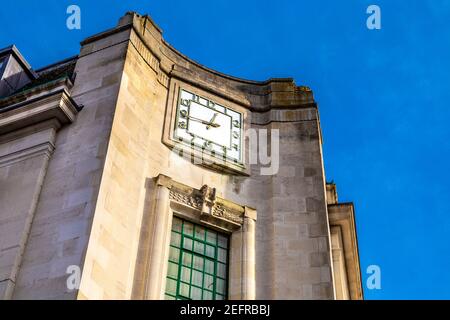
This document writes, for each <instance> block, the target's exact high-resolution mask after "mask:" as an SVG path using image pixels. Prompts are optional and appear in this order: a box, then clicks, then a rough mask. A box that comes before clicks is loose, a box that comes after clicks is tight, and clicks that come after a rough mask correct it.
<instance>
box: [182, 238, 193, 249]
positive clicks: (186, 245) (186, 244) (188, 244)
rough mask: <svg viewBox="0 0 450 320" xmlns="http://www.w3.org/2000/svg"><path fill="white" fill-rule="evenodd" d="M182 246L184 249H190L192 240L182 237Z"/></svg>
mask: <svg viewBox="0 0 450 320" xmlns="http://www.w3.org/2000/svg"><path fill="white" fill-rule="evenodd" d="M183 248H184V249H186V250H192V240H191V239H189V238H186V237H183Z"/></svg>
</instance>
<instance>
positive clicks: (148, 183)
mask: <svg viewBox="0 0 450 320" xmlns="http://www.w3.org/2000/svg"><path fill="white" fill-rule="evenodd" d="M211 54H214V52H212V53H211ZM77 270H78V271H77ZM77 277H78V278H77ZM0 297H2V298H3V299H30V298H33V299H34V298H38V299H335V298H336V299H362V288H361V277H360V267H359V258H358V249H357V239H356V230H355V221H354V211H353V205H352V204H351V203H339V202H338V200H337V194H336V187H335V185H334V184H327V183H326V178H325V174H324V168H323V158H322V136H321V130H320V122H319V116H318V110H317V105H316V102H315V101H314V98H313V94H312V92H311V90H310V89H309V88H308V87H305V86H297V85H296V84H295V83H294V82H293V80H292V79H288V78H287V79H269V80H267V81H262V82H259V81H250V80H244V79H239V78H235V77H232V76H229V75H226V74H222V73H219V72H217V71H214V70H211V69H208V68H207V67H205V66H202V65H200V64H199V63H197V62H195V61H192V60H191V59H189V58H188V57H186V56H184V55H183V54H182V53H180V52H178V51H177V50H176V49H174V48H173V47H172V46H171V45H170V44H168V43H167V42H166V41H165V40H164V39H163V38H162V32H161V30H160V29H159V28H158V26H157V25H156V24H155V23H154V22H153V21H152V20H151V19H150V18H149V17H148V16H141V15H138V14H136V13H127V14H126V15H125V16H123V17H122V18H121V19H120V20H119V23H118V25H117V26H116V27H115V28H113V29H110V30H107V31H104V32H102V33H99V34H96V35H94V36H92V37H89V38H87V39H85V40H84V41H83V42H82V43H81V50H80V53H79V54H78V55H77V56H76V57H72V58H69V59H66V60H64V61H60V62H57V63H55V64H52V65H49V66H47V67H45V68H42V69H40V70H33V69H32V68H31V67H30V65H29V64H28V63H27V62H26V60H25V59H24V58H23V57H22V56H21V54H20V53H19V51H18V50H17V49H16V48H15V47H14V46H13V47H9V48H6V49H3V50H1V51H0Z"/></svg>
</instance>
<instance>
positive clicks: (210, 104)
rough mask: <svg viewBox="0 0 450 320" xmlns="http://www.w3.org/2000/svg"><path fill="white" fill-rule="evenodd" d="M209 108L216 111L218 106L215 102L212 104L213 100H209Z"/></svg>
mask: <svg viewBox="0 0 450 320" xmlns="http://www.w3.org/2000/svg"><path fill="white" fill-rule="evenodd" d="M208 107H210V108H213V109H214V108H215V107H216V104H215V103H214V102H212V101H211V100H208Z"/></svg>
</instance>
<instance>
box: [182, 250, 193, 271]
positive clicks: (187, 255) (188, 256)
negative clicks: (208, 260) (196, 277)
mask: <svg viewBox="0 0 450 320" xmlns="http://www.w3.org/2000/svg"><path fill="white" fill-rule="evenodd" d="M191 262H192V254H190V253H187V252H183V258H182V263H183V265H184V266H187V267H190V266H191Z"/></svg>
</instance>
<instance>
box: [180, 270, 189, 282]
mask: <svg viewBox="0 0 450 320" xmlns="http://www.w3.org/2000/svg"><path fill="white" fill-rule="evenodd" d="M181 280H183V281H184V282H187V283H190V282H191V269H189V268H186V267H181Z"/></svg>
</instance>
